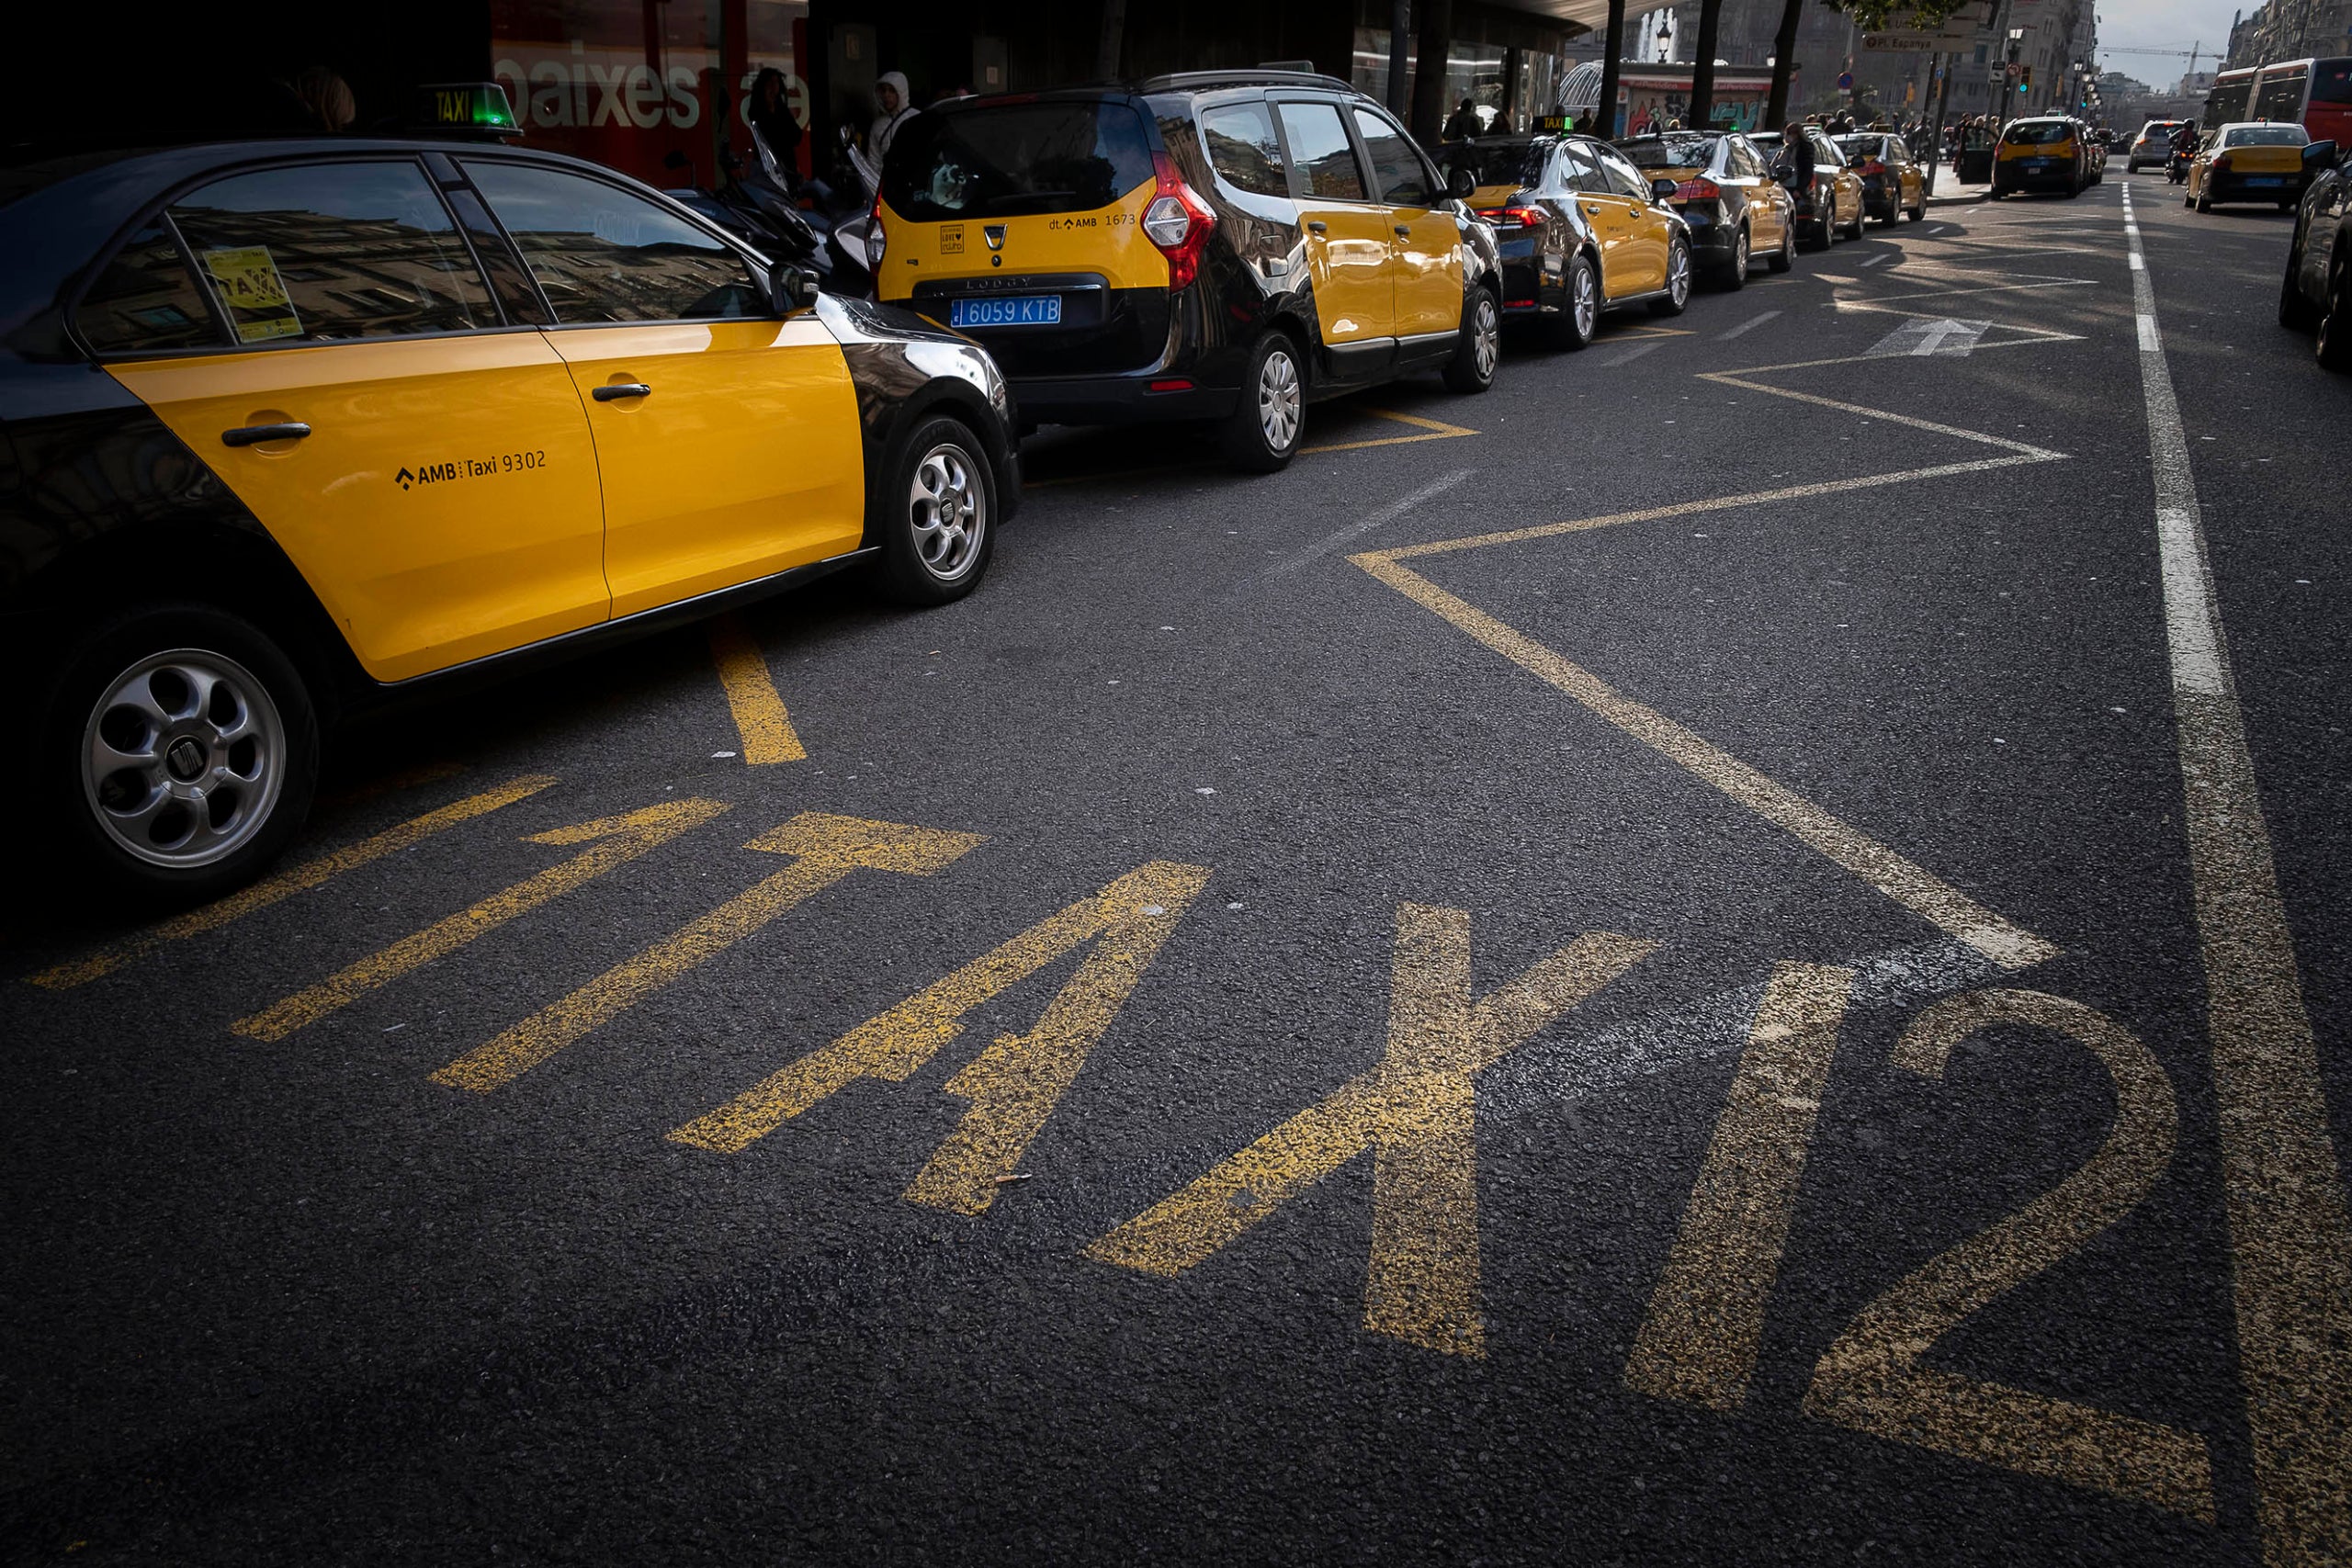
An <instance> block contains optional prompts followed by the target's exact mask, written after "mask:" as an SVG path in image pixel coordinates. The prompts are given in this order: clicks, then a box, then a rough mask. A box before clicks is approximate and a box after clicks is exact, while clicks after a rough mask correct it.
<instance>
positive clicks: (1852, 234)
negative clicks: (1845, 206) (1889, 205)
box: [1846, 207, 1864, 240]
mask: <svg viewBox="0 0 2352 1568" xmlns="http://www.w3.org/2000/svg"><path fill="white" fill-rule="evenodd" d="M1863 221H1864V220H1863V217H1862V209H1860V208H1859V207H1858V208H1856V209H1854V220H1853V221H1852V222H1851V223H1849V224H1848V225H1847V226H1846V238H1848V239H1849V240H1859V239H1860V238H1861V237H1862V223H1863Z"/></svg>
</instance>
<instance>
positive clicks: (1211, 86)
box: [1136, 66, 1356, 95]
mask: <svg viewBox="0 0 2352 1568" xmlns="http://www.w3.org/2000/svg"><path fill="white" fill-rule="evenodd" d="M1225 87H1314V88H1317V89H1319V90H1320V91H1323V92H1327V93H1347V94H1350V95H1355V92H1356V89H1355V88H1354V86H1353V85H1351V84H1349V83H1346V82H1342V81H1340V79H1339V78H1338V77H1337V76H1326V75H1324V74H1323V73H1321V72H1319V71H1283V70H1281V69H1279V68H1277V67H1273V66H1258V67H1250V68H1244V69H1240V70H1229V71H1172V72H1170V73H1168V74H1166V75H1164V76H1154V77H1151V78H1149V79H1148V80H1147V81H1145V82H1143V83H1141V84H1140V85H1137V86H1136V91H1137V92H1139V93H1182V92H1204V91H1213V90H1216V89H1220V88H1225Z"/></svg>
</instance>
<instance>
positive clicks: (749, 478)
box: [548, 316, 865, 616]
mask: <svg viewBox="0 0 2352 1568" xmlns="http://www.w3.org/2000/svg"><path fill="white" fill-rule="evenodd" d="M548 340H549V341H550V342H551V343H553V344H555V347H556V351H557V352H558V353H559V354H560V355H563V358H564V362H565V363H566V364H567V365H569V366H570V367H571V376H572V379H573V380H574V381H575V382H576V383H577V385H578V387H579V398H580V400H581V401H582V403H584V404H585V405H586V406H587V409H588V421H589V427H590V429H591V430H592V431H594V434H595V441H596V463H597V466H598V468H600V469H601V470H602V471H603V474H604V479H605V578H606V579H607V581H609V582H610V583H611V585H612V593H613V614H614V615H616V616H618V615H634V614H636V613H637V612H638V611H639V610H648V609H652V608H655V607H657V606H659V605H662V604H671V603H673V602H674V601H677V600H680V599H690V598H693V597H694V596H695V595H696V594H700V593H708V592H713V591H715V590H718V589H721V588H728V587H732V586H733V585H735V584H737V583H740V582H749V581H753V580H754V579H757V578H762V577H766V576H769V575H771V574H773V573H775V572H779V571H783V570H787V569H788V568H791V567H796V566H802V565H806V564H807V563H808V562H810V561H815V560H822V559H823V558H826V557H828V556H836V555H840V554H842V552H843V551H846V550H853V549H855V548H856V547H857V544H858V539H859V536H860V535H861V534H862V533H863V531H864V528H865V458H864V456H863V453H862V450H861V447H860V444H859V435H858V419H857V395H856V392H855V390H854V388H853V387H852V386H851V384H850V378H849V367H848V364H847V362H846V361H845V360H844V359H843V358H842V351H841V347H840V345H839V344H836V343H835V342H834V341H833V338H832V336H831V333H827V332H826V331H825V329H824V327H823V325H822V324H821V323H820V322H819V321H817V319H816V318H815V317H814V316H799V317H795V318H793V319H792V320H789V321H658V322H642V323H634V324H629V325H614V326H598V327H585V326H583V327H571V328H559V329H557V330H555V331H553V332H550V333H548ZM634 387H643V388H645V389H646V390H645V391H644V392H642V393H634V392H632V393H628V394H627V395H622V396H615V395H613V392H612V390H611V389H615V388H624V389H626V388H634ZM600 389H603V390H605V397H604V398H603V399H599V398H598V397H597V395H596V394H597V392H598V391H599V390H600Z"/></svg>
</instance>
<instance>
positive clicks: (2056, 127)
mask: <svg viewBox="0 0 2352 1568" xmlns="http://www.w3.org/2000/svg"><path fill="white" fill-rule="evenodd" d="M2074 134H2075V128H2074V127H2073V126H2071V125H2069V124H2067V123H2066V122H2065V121H2064V120H2063V119H2021V120H2018V121H2017V122H2015V123H2014V124H2012V125H2011V126H2010V127H2009V128H2008V130H2005V131H2003V132H2001V140H2002V141H2006V142H2007V143H2008V144H2009V145H2010V146H2012V147H2047V146H2048V145H2050V143H2052V142H2053V141H2067V140H2068V139H2070V138H2071V137H2073V135H2074Z"/></svg>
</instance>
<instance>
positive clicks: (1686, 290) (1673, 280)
mask: <svg viewBox="0 0 2352 1568" xmlns="http://www.w3.org/2000/svg"><path fill="white" fill-rule="evenodd" d="M1666 294H1667V298H1668V299H1671V300H1673V301H1674V303H1675V306H1676V308H1677V309H1679V308H1680V307H1681V306H1682V305H1683V304H1685V303H1686V302H1688V301H1689V299H1690V298H1691V247H1690V246H1688V245H1684V244H1676V245H1673V246H1670V247H1669V248H1668V251H1667V253H1666Z"/></svg>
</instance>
